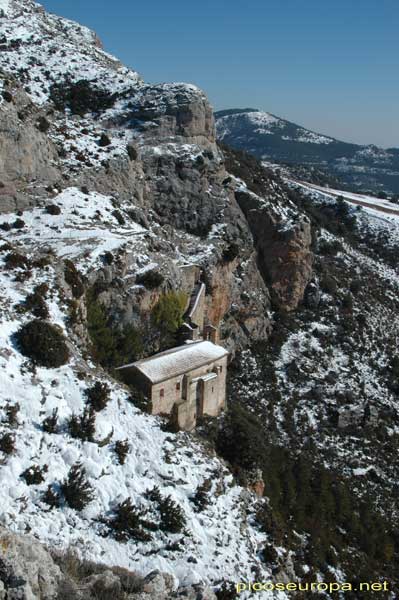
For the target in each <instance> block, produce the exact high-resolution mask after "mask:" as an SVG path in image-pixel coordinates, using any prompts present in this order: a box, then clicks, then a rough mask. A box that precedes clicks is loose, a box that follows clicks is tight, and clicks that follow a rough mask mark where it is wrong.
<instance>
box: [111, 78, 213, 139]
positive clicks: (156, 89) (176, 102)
mask: <svg viewBox="0 0 399 600" xmlns="http://www.w3.org/2000/svg"><path fill="white" fill-rule="evenodd" d="M118 121H119V123H120V124H124V125H125V126H126V125H127V124H128V123H130V124H131V125H133V126H136V127H137V126H139V127H140V129H141V131H142V133H143V134H144V136H145V138H146V139H148V140H149V139H152V138H153V137H154V136H156V137H157V138H158V139H161V138H167V137H168V136H172V137H174V136H178V137H180V138H183V139H184V141H188V140H189V141H191V143H203V142H204V141H205V142H206V141H208V142H210V143H213V142H215V123H214V118H213V112H212V108H211V106H210V104H209V101H208V99H207V97H206V95H205V94H204V93H203V92H202V91H201V90H200V89H198V88H197V87H196V86H194V85H188V84H180V83H168V84H159V85H145V86H142V87H141V88H140V90H139V91H138V93H136V94H135V95H134V96H133V97H132V98H131V100H130V102H129V108H128V109H127V110H126V111H125V112H124V113H123V115H120V116H119V117H118Z"/></svg>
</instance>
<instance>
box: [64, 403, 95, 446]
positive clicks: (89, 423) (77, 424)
mask: <svg viewBox="0 0 399 600" xmlns="http://www.w3.org/2000/svg"><path fill="white" fill-rule="evenodd" d="M68 430H69V433H70V435H71V436H72V437H73V438H76V439H79V440H82V441H87V442H94V436H95V433H96V413H95V412H94V409H93V408H92V407H86V408H85V409H84V411H83V413H82V414H81V415H72V417H71V418H70V419H69V421H68Z"/></svg>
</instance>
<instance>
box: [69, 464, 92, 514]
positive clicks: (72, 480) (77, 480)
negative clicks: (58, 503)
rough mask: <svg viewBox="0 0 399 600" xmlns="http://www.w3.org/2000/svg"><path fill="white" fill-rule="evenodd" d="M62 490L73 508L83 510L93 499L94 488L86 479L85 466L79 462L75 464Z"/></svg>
mask: <svg viewBox="0 0 399 600" xmlns="http://www.w3.org/2000/svg"><path fill="white" fill-rule="evenodd" d="M61 491H62V493H63V495H64V498H65V500H66V502H67V504H68V506H70V507H71V508H74V509H75V510H79V511H80V510H83V509H84V508H85V506H87V505H88V504H89V503H90V502H91V501H92V499H93V497H94V493H93V488H92V487H91V485H90V484H89V483H88V481H87V479H86V471H85V469H84V467H83V466H82V465H81V464H80V463H77V464H75V465H73V466H72V467H71V469H70V471H69V473H68V476H67V478H66V479H65V480H64V481H63V483H62V484H61Z"/></svg>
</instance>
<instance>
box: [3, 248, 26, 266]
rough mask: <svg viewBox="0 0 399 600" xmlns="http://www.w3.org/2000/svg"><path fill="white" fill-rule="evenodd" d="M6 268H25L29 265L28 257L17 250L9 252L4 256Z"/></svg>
mask: <svg viewBox="0 0 399 600" xmlns="http://www.w3.org/2000/svg"><path fill="white" fill-rule="evenodd" d="M5 266H6V269H27V268H28V267H29V266H30V262H29V259H28V258H27V257H26V256H24V255H23V254H19V252H10V253H9V254H7V256H6V258H5Z"/></svg>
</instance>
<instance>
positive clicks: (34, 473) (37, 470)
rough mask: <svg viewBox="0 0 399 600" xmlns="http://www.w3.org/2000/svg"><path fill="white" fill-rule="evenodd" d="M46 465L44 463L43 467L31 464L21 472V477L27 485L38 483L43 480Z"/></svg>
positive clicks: (46, 468) (46, 469)
mask: <svg viewBox="0 0 399 600" xmlns="http://www.w3.org/2000/svg"><path fill="white" fill-rule="evenodd" d="M47 471H48V467H47V465H44V467H39V466H38V465H32V466H31V467H28V468H27V469H25V471H24V472H23V473H22V474H21V477H22V478H23V479H25V481H26V483H27V484H28V485H39V484H40V483H43V481H44V475H45V473H47Z"/></svg>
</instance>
